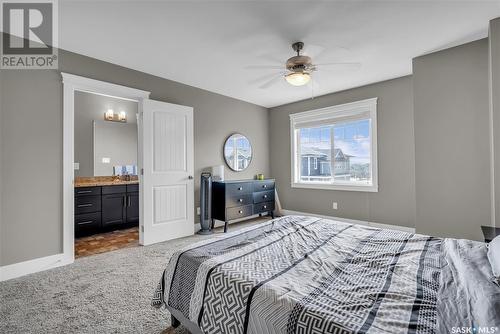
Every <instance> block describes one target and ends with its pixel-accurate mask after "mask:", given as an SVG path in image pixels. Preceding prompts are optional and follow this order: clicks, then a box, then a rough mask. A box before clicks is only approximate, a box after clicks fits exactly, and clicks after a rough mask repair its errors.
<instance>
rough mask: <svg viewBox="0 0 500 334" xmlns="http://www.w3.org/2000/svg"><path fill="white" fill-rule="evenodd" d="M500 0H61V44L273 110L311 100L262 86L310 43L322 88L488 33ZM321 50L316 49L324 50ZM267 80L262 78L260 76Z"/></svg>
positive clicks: (405, 70)
mask: <svg viewBox="0 0 500 334" xmlns="http://www.w3.org/2000/svg"><path fill="white" fill-rule="evenodd" d="M498 16H500V0H496V1H327V2H318V1H273V2H270V1H236V0H233V1H225V2H222V1H183V2H173V1H163V2H160V1H153V2H146V1H108V2H102V1H99V2H89V1H69V2H68V1H60V2H59V27H60V39H59V46H60V47H61V48H63V49H66V50H70V51H73V52H77V53H80V54H84V55H88V56H91V57H94V58H98V59H102V60H105V61H109V62H112V63H115V64H119V65H122V66H126V67H129V68H133V69H136V70H140V71H143V72H146V73H150V74H154V75H157V76H160V77H164V78H167V79H171V80H175V81H179V82H182V83H185V84H188V85H192V86H195V87H199V88H203V89H206V90H209V91H212V92H217V93H220V94H223V95H227V96H231V97H234V98H237V99H241V100H244V101H248V102H252V103H255V104H258V105H261V106H265V107H272V106H277V105H281V104H285V103H289V102H293V101H298V100H302V99H306V98H309V97H311V87H310V86H309V87H293V86H290V85H288V84H286V82H285V81H284V80H280V81H279V82H278V83H277V84H276V85H274V86H272V87H271V88H268V89H261V88H259V86H260V85H262V84H263V83H264V82H266V80H265V78H266V76H267V77H269V75H272V73H274V72H273V70H249V69H247V68H245V67H246V66H248V65H282V64H284V62H285V60H286V59H287V58H288V57H291V56H292V55H293V51H292V49H291V47H290V44H291V43H292V42H295V41H303V42H305V44H306V49H307V46H308V45H309V46H311V45H312V46H313V47H312V48H310V50H309V53H310V55H311V56H313V61H314V62H318V63H322V62H333V61H340V62H342V61H347V62H352V61H354V62H361V63H362V66H361V68H359V69H358V70H335V71H334V70H329V71H326V70H323V71H321V70H320V71H318V72H317V74H316V75H315V80H316V82H317V84H318V85H317V86H315V87H314V95H316V96H318V95H323V94H326V93H330V92H335V91H339V90H344V89H348V88H352V87H357V86H362V85H365V84H369V83H373V82H377V81H382V80H386V79H391V78H395V77H399V76H403V75H407V74H410V73H411V60H412V58H413V57H416V56H419V55H422V54H425V53H429V52H432V51H435V50H439V49H443V48H447V47H450V46H454V45H458V44H462V43H464V42H468V41H472V40H476V39H479V38H482V37H486V35H487V29H488V21H489V20H490V19H492V18H495V17H498ZM318 53H319V55H318V57H317V58H315V57H314V56H315V55H316V54H318ZM260 78H261V80H259V79H260Z"/></svg>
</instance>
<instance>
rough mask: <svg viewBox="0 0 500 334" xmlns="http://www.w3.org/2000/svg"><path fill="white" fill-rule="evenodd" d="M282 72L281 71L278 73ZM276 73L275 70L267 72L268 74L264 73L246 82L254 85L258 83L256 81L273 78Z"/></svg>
mask: <svg viewBox="0 0 500 334" xmlns="http://www.w3.org/2000/svg"><path fill="white" fill-rule="evenodd" d="M280 74H282V73H280ZM277 75H278V73H276V72H273V73H269V74H266V75H263V76H260V77H258V78H255V79H252V80H249V81H248V83H249V84H250V85H255V84H258V83H261V82H263V81H266V80H270V79H273V78H274V77H275V76H277Z"/></svg>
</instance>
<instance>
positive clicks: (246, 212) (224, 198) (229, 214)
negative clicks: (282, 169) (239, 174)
mask: <svg viewBox="0 0 500 334" xmlns="http://www.w3.org/2000/svg"><path fill="white" fill-rule="evenodd" d="M274 187H275V182H274V179H265V180H239V181H214V182H213V183H212V228H213V226H214V220H215V219H217V220H222V221H223V222H224V223H225V224H224V232H227V224H228V222H229V221H231V220H235V219H241V218H245V217H250V216H252V215H256V214H259V215H261V214H263V213H269V214H270V215H271V217H272V218H274V213H273V211H274Z"/></svg>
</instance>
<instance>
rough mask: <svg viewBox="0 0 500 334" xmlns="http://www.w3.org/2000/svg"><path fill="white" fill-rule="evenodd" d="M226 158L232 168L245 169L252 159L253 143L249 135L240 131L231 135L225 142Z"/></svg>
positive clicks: (236, 169)
mask: <svg viewBox="0 0 500 334" xmlns="http://www.w3.org/2000/svg"><path fill="white" fill-rule="evenodd" d="M224 159H225V160H226V164H227V165H228V166H229V168H231V169H232V170H234V171H236V172H240V171H242V170H245V169H247V168H248V166H249V165H250V162H251V161H252V145H251V144H250V141H249V140H248V138H247V137H245V136H244V135H242V134H240V133H235V134H232V135H231V136H229V137H228V138H227V139H226V142H225V143H224Z"/></svg>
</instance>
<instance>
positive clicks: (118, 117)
mask: <svg viewBox="0 0 500 334" xmlns="http://www.w3.org/2000/svg"><path fill="white" fill-rule="evenodd" d="M104 119H105V120H106V121H112V122H122V123H126V122H127V113H126V112H125V111H120V112H119V113H118V114H115V112H114V111H113V109H108V111H106V112H105V113H104Z"/></svg>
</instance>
